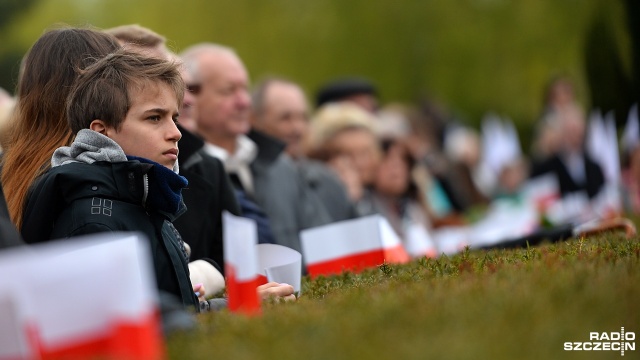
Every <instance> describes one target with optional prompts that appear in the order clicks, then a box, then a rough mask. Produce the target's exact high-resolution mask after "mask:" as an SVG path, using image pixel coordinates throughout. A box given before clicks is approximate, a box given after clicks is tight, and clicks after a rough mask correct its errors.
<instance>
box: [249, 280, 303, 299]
mask: <svg viewBox="0 0 640 360" xmlns="http://www.w3.org/2000/svg"><path fill="white" fill-rule="evenodd" d="M257 291H258V296H259V297H260V299H262V300H263V301H264V300H267V299H271V298H275V299H277V300H284V301H293V300H296V296H295V295H294V294H293V286H291V285H289V284H279V283H277V282H270V283H266V284H264V285H260V286H258V288H257Z"/></svg>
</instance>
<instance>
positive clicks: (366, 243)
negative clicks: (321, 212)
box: [300, 215, 410, 277]
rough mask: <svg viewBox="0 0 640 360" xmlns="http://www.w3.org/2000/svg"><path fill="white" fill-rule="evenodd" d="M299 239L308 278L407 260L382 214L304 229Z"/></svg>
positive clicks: (398, 240) (400, 244) (399, 242)
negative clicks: (309, 276)
mask: <svg viewBox="0 0 640 360" xmlns="http://www.w3.org/2000/svg"><path fill="white" fill-rule="evenodd" d="M300 238H301V242H302V254H303V256H304V259H305V262H306V265H307V270H308V272H309V275H311V277H316V276H318V275H329V274H339V273H341V272H343V271H354V272H358V271H361V270H364V269H366V268H369V267H374V266H377V265H380V264H383V263H385V262H386V263H405V262H408V261H409V260H410V258H409V255H408V254H407V252H406V251H405V249H404V247H403V246H402V242H401V241H400V239H399V238H398V236H397V235H396V233H395V232H394V231H393V229H392V228H391V225H389V222H388V221H387V220H386V219H385V218H384V217H382V216H381V215H371V216H365V217H361V218H358V219H353V220H346V221H340V222H336V223H332V224H329V225H324V226H319V227H316V228H312V229H307V230H303V231H302V232H301V233H300Z"/></svg>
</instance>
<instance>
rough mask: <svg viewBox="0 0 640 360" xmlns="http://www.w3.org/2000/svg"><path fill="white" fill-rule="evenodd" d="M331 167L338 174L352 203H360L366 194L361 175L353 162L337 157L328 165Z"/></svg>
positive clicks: (344, 157)
mask: <svg viewBox="0 0 640 360" xmlns="http://www.w3.org/2000/svg"><path fill="white" fill-rule="evenodd" d="M327 164H328V165H329V167H330V168H331V169H333V171H334V172H335V173H336V174H338V178H339V179H340V180H341V181H342V183H343V185H344V187H345V189H346V190H347V195H348V196H349V199H351V201H358V200H360V198H361V197H362V195H363V193H364V188H363V186H362V181H360V175H359V174H358V171H357V170H356V168H355V166H354V165H353V162H352V161H351V160H350V159H349V158H348V157H346V156H337V157H335V158H333V159H331V160H330V161H329V162H328V163H327Z"/></svg>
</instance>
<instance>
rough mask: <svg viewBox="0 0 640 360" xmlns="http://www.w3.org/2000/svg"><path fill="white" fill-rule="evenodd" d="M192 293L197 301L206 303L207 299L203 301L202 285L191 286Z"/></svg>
mask: <svg viewBox="0 0 640 360" xmlns="http://www.w3.org/2000/svg"><path fill="white" fill-rule="evenodd" d="M193 292H194V293H195V294H196V296H197V297H198V300H199V301H201V302H202V301H207V299H205V297H204V294H205V289H204V285H202V284H195V285H193Z"/></svg>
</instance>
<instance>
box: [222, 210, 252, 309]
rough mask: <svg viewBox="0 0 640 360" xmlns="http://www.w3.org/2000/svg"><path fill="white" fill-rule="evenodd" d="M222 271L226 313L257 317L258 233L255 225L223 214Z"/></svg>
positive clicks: (243, 219)
mask: <svg viewBox="0 0 640 360" xmlns="http://www.w3.org/2000/svg"><path fill="white" fill-rule="evenodd" d="M222 217H223V221H224V225H223V227H224V268H225V274H226V282H227V296H228V299H229V310H230V311H233V312H240V313H244V314H247V315H254V314H259V313H260V311H261V310H260V299H259V298H258V292H257V290H256V288H257V287H258V285H259V284H260V280H259V278H258V252H257V248H256V245H257V243H258V229H257V225H256V222H255V221H253V220H251V219H247V218H243V217H239V216H235V215H232V214H231V213H229V212H224V213H223V215H222Z"/></svg>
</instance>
